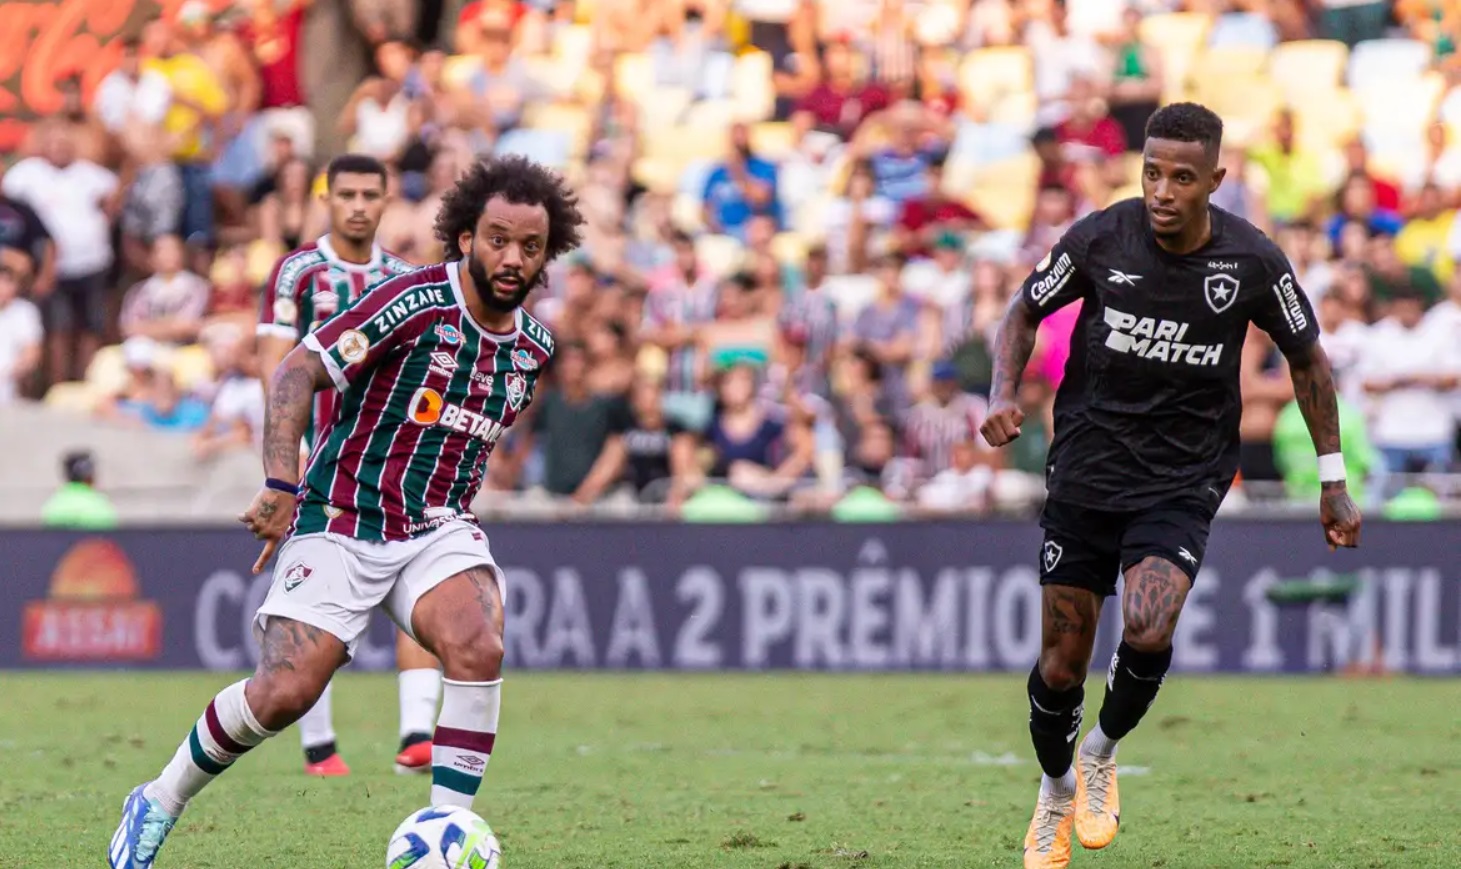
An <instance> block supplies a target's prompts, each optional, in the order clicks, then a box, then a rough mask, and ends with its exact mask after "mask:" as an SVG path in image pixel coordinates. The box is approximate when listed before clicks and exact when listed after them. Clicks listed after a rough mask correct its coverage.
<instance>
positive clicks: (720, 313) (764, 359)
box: [696, 272, 776, 382]
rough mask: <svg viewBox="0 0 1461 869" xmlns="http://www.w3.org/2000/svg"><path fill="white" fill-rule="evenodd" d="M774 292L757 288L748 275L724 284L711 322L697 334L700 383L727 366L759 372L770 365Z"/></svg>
mask: <svg viewBox="0 0 1461 869" xmlns="http://www.w3.org/2000/svg"><path fill="white" fill-rule="evenodd" d="M774 292H776V291H775V290H772V289H766V288H763V287H761V286H760V285H759V284H758V283H757V281H756V278H755V277H754V276H753V275H752V274H750V273H749V272H737V273H736V274H734V275H732V276H731V277H730V278H728V279H727V280H726V281H725V283H724V284H723V285H722V287H721V292H720V296H719V299H718V304H717V306H716V316H715V319H714V320H712V321H711V322H709V323H706V324H705V325H703V326H702V327H701V328H700V330H699V341H698V343H697V347H696V350H697V353H698V355H699V359H698V364H699V371H700V380H701V382H705V381H706V380H708V379H709V377H710V376H711V375H712V374H713V373H714V372H717V371H720V370H722V369H724V368H726V367H728V366H730V365H739V364H747V365H752V366H754V367H756V368H762V367H764V366H765V365H766V364H767V363H768V362H770V361H771V349H772V345H773V343H774V341H775V337H776V319H775V316H774V315H773V314H772V313H771V312H770V310H768V308H769V307H771V305H772V304H773V302H774V299H773V298H771V294H772V293H774Z"/></svg>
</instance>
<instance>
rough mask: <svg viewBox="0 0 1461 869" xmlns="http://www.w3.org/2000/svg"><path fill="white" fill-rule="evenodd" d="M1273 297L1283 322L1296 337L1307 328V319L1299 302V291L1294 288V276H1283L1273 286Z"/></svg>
mask: <svg viewBox="0 0 1461 869" xmlns="http://www.w3.org/2000/svg"><path fill="white" fill-rule="evenodd" d="M1273 295H1274V296H1275V297H1277V298H1278V307H1279V309H1280V310H1282V311H1283V319H1284V322H1286V323H1288V324H1289V331H1290V332H1292V333H1293V334H1295V335H1297V334H1299V333H1300V332H1302V331H1304V330H1305V329H1307V328H1309V318H1308V317H1306V316H1304V306H1303V304H1302V303H1300V302H1299V291H1298V288H1297V287H1295V286H1294V276H1293V275H1292V274H1285V275H1284V276H1283V277H1281V278H1279V279H1278V283H1276V284H1274V285H1273Z"/></svg>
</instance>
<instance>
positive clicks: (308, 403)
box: [238, 345, 332, 573]
mask: <svg viewBox="0 0 1461 869" xmlns="http://www.w3.org/2000/svg"><path fill="white" fill-rule="evenodd" d="M331 385H332V381H331V379H330V374H329V372H328V371H327V370H326V369H325V365H324V363H323V362H322V361H321V359H320V357H319V355H318V354H316V353H315V352H314V351H312V350H310V349H309V348H308V347H305V346H304V345H300V346H298V347H295V348H294V349H293V350H291V351H290V352H289V355H288V356H285V357H284V361H283V362H281V363H279V368H278V369H277V370H276V371H275V372H274V376H273V378H272V379H271V380H270V381H269V389H268V399H267V401H266V403H265V408H266V410H265V412H264V476H265V477H271V478H273V479H276V480H282V481H284V482H286V483H296V482H298V480H299V442H300V440H301V439H302V438H303V437H304V431H305V429H306V428H307V427H308V426H309V418H310V414H311V413H312V412H313V410H314V395H315V393H316V392H319V391H320V390H322V389H325V388H327V387H329V386H331ZM295 500H296V499H295V496H294V495H291V494H289V493H288V492H281V491H279V490H278V489H271V488H269V487H268V486H265V487H264V488H262V489H260V490H259V494H257V495H255V496H254V502H253V503H252V504H250V505H249V509H248V510H246V511H245V512H244V513H243V514H242V515H241V516H239V517H238V519H239V521H240V522H242V523H244V525H246V526H247V527H248V529H249V530H250V531H252V532H253V534H254V537H256V538H258V539H259V540H262V541H264V551H263V552H261V553H260V554H259V558H258V560H257V561H255V562H254V573H261V572H262V571H263V569H264V566H265V565H266V564H268V563H269V559H270V558H271V557H273V555H274V549H275V547H277V546H278V545H279V541H280V540H282V539H283V538H284V535H285V533H286V532H288V530H289V522H290V520H291V519H293V518H294V503H295Z"/></svg>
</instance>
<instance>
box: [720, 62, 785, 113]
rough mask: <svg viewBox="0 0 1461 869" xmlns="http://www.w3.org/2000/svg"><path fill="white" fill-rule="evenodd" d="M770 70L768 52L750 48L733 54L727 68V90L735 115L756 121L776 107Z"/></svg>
mask: <svg viewBox="0 0 1461 869" xmlns="http://www.w3.org/2000/svg"><path fill="white" fill-rule="evenodd" d="M771 72H772V68H771V55H770V54H768V53H766V52H764V51H751V52H747V53H745V54H743V55H741V56H740V57H737V58H736V62H735V66H734V67H733V68H732V69H731V84H730V91H731V102H732V103H733V104H734V106H735V114H736V117H737V119H739V120H742V121H759V120H763V119H765V118H769V117H771V113H772V112H773V111H774V110H775V108H776V92H775V90H774V89H773V87H772V81H771Z"/></svg>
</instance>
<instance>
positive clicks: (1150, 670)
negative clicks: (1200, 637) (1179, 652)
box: [1101, 640, 1172, 739]
mask: <svg viewBox="0 0 1461 869" xmlns="http://www.w3.org/2000/svg"><path fill="white" fill-rule="evenodd" d="M1170 666H1172V647H1171V646H1168V647H1167V648H1165V649H1163V650H1162V651H1160V652H1142V651H1138V650H1136V649H1133V648H1132V647H1130V646H1128V645H1126V641H1125V640H1122V641H1121V645H1120V646H1118V647H1117V648H1116V654H1114V655H1112V656H1111V673H1110V675H1109V676H1108V677H1107V679H1106V700H1105V702H1103V703H1102V704H1101V732H1102V733H1104V734H1106V735H1107V736H1109V737H1110V738H1112V739H1120V738H1121V737H1123V736H1125V735H1126V734H1128V733H1130V732H1131V731H1132V730H1134V729H1136V725H1137V724H1138V723H1140V722H1141V717H1142V716H1143V715H1145V714H1146V711H1147V709H1148V708H1150V707H1151V705H1152V701H1153V700H1155V699H1157V689H1158V688H1161V687H1162V679H1163V678H1165V677H1166V675H1167V668H1168V667H1170Z"/></svg>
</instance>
